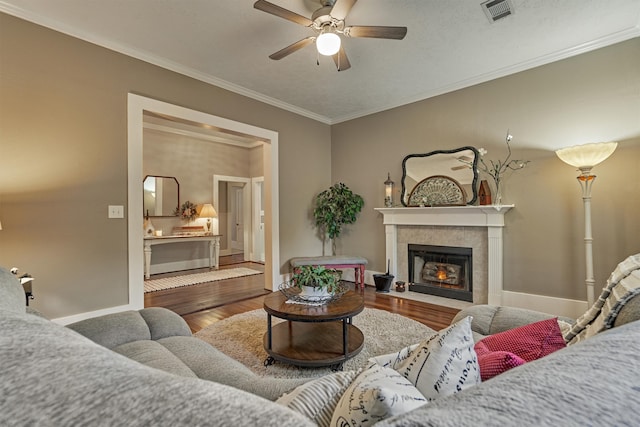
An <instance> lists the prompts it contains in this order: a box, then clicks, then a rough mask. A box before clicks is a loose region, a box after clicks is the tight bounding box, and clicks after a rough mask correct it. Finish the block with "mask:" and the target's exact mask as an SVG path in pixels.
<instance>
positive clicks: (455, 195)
mask: <svg viewBox="0 0 640 427" xmlns="http://www.w3.org/2000/svg"><path fill="white" fill-rule="evenodd" d="M466 200H467V195H466V193H465V191H464V188H462V186H461V185H460V184H459V183H458V181H456V180H455V179H453V178H450V177H448V176H442V175H434V176H430V177H428V178H425V179H423V180H422V181H420V182H419V183H418V184H417V185H416V186H415V187H414V188H413V190H412V191H411V194H410V195H409V203H408V204H409V206H420V207H425V206H464V205H466V204H467V202H466Z"/></svg>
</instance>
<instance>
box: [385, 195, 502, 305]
mask: <svg viewBox="0 0 640 427" xmlns="http://www.w3.org/2000/svg"><path fill="white" fill-rule="evenodd" d="M513 206H514V205H501V206H495V205H488V206H441V207H425V208H420V207H415V208H413V207H412V208H377V209H376V211H378V212H380V213H381V214H382V215H383V217H384V218H383V223H384V225H385V236H386V254H387V259H388V260H390V267H389V271H390V273H391V274H393V275H394V276H395V277H396V279H397V280H405V281H406V280H407V279H408V253H407V250H408V249H407V248H408V244H409V243H415V244H428V245H437V246H457V247H468V248H472V249H473V302H474V304H483V303H489V304H494V305H501V303H502V271H503V270H502V264H503V254H502V229H503V227H504V215H505V214H506V213H507V212H508V211H509V210H510V209H511V208H512V207H513Z"/></svg>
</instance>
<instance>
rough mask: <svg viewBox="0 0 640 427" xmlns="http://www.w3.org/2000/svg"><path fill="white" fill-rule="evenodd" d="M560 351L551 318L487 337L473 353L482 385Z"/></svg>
mask: <svg viewBox="0 0 640 427" xmlns="http://www.w3.org/2000/svg"><path fill="white" fill-rule="evenodd" d="M564 347H566V344H565V342H564V338H563V337H562V333H561V332H560V327H559V326H558V319H557V318H553V319H547V320H542V321H540V322H536V323H531V324H529V325H525V326H520V327H519V328H515V329H510V330H508V331H504V332H500V333H497V334H494V335H489V336H488V337H486V338H483V339H482V340H480V341H478V342H477V343H476V345H475V346H474V349H475V351H476V354H477V355H478V364H479V365H480V375H481V376H482V380H483V381H485V380H487V379H489V378H491V377H493V376H495V375H498V374H501V373H502V372H504V371H507V370H509V369H511V368H514V367H516V366H520V365H522V364H523V363H524V362H531V361H532V360H536V359H539V358H541V357H543V356H546V355H547V354H551V353H553V352H554V351H557V350H560V349H563V348H564ZM483 365H484V371H483Z"/></svg>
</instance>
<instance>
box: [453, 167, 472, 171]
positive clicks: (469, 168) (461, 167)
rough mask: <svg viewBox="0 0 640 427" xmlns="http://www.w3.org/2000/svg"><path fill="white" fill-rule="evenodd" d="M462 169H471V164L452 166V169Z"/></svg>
mask: <svg viewBox="0 0 640 427" xmlns="http://www.w3.org/2000/svg"><path fill="white" fill-rule="evenodd" d="M462 169H471V166H454V167H452V168H451V170H452V171H459V170H462Z"/></svg>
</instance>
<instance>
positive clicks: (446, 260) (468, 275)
mask: <svg viewBox="0 0 640 427" xmlns="http://www.w3.org/2000/svg"><path fill="white" fill-rule="evenodd" d="M471 257H472V249H471V248H458V247H453V246H431V245H415V244H409V275H408V276H409V290H410V291H413V292H420V293H423V294H431V295H437V296H441V297H445V298H453V299H457V300H461V301H469V302H473V286H472V277H473V274H472V271H471Z"/></svg>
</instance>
